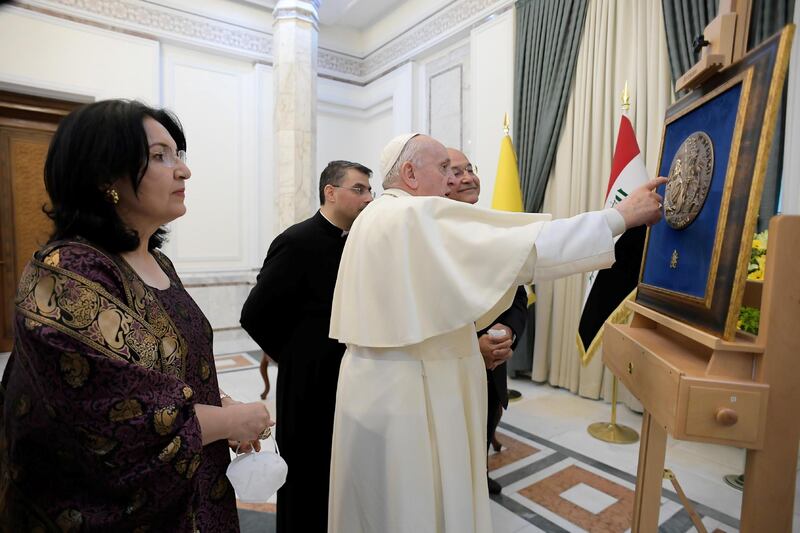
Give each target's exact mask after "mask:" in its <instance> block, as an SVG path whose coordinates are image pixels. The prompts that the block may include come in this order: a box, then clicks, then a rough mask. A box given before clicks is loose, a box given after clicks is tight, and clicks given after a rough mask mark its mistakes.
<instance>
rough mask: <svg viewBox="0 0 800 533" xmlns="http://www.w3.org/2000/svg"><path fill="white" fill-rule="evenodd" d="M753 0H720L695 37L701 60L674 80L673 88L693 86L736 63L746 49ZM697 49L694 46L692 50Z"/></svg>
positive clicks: (681, 88) (678, 89)
mask: <svg viewBox="0 0 800 533" xmlns="http://www.w3.org/2000/svg"><path fill="white" fill-rule="evenodd" d="M751 9H752V0H720V2H719V8H718V9H717V16H716V17H714V20H712V21H711V22H709V23H708V25H707V26H706V27H705V30H703V34H702V35H700V36H698V38H697V39H698V40H699V41H701V42H696V43H695V46H697V47H699V50H700V59H699V60H698V61H697V63H695V64H694V65H693V66H692V68H690V69H689V70H687V71H686V73H685V74H684V75H683V76H681V77H680V78H678V79H677V80H675V90H676V91H682V90H684V89H694V88H695V87H697V86H699V85H700V84H701V83H703V82H704V81H705V80H707V79H708V78H710V77H711V76H713V75H714V74H716V73H717V72H719V71H720V70H722V69H724V68H725V67H727V66H728V65H731V64H732V63H735V62H736V61H738V60H739V59H741V58H742V56H743V55H744V54H745V52H746V51H747V34H748V31H749V28H750V11H751ZM695 51H697V48H696V49H695Z"/></svg>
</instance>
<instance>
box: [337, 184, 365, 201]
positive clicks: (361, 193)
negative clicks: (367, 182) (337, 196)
mask: <svg viewBox="0 0 800 533" xmlns="http://www.w3.org/2000/svg"><path fill="white" fill-rule="evenodd" d="M331 187H335V188H337V189H348V190H350V191H353V192H354V193H356V195H358V196H364V195H365V194H368V195H370V196H372V197H373V198H375V193H374V192H372V189H367V188H366V187H362V186H361V185H356V186H355V187H344V186H342V185H333V184H331Z"/></svg>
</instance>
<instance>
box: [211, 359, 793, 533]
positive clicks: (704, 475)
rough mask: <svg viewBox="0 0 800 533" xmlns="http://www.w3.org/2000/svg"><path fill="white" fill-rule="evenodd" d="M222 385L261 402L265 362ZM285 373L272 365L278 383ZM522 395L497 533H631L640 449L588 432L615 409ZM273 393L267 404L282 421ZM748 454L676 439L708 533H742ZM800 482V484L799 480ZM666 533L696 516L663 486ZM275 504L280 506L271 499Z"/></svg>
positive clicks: (556, 394) (246, 513) (244, 509)
mask: <svg viewBox="0 0 800 533" xmlns="http://www.w3.org/2000/svg"><path fill="white" fill-rule="evenodd" d="M217 367H218V372H219V381H220V386H221V387H222V388H223V389H224V390H225V391H226V392H227V393H228V394H231V395H233V396H234V397H237V398H238V399H241V400H246V401H254V400H258V399H259V394H260V393H261V391H262V390H263V382H262V380H261V376H260V374H259V371H258V354H257V353H245V354H232V355H227V356H218V357H217ZM276 374H277V368H276V367H275V365H270V367H269V375H270V380H271V382H272V383H273V384H274V383H275V380H276ZM509 386H510V387H511V388H514V389H517V390H519V391H520V392H521V393H522V398H521V399H520V400H518V401H515V402H512V403H511V404H510V405H509V409H508V410H507V411H506V412H505V414H504V416H503V419H502V421H501V423H500V429H499V439H500V441H501V442H502V444H503V449H502V451H501V452H499V453H495V452H492V455H490V457H489V469H490V475H491V477H492V478H494V479H496V480H497V481H498V482H500V484H501V485H502V486H503V491H502V493H501V494H500V495H498V496H492V502H491V510H492V518H493V523H494V531H495V533H533V532H542V531H544V532H592V533H601V532H602V533H605V532H619V533H623V532H625V531H630V526H631V512H632V509H633V497H634V486H635V474H636V465H637V457H638V452H639V445H638V443H636V444H628V445H619V444H617V445H615V444H608V443H605V442H602V441H599V440H596V439H594V438H592V437H591V436H590V435H589V434H588V433H587V431H586V428H587V426H588V425H589V424H590V423H593V422H598V421H605V420H608V418H609V416H610V407H609V405H608V404H606V403H603V402H600V401H593V400H587V399H584V398H580V397H578V396H576V395H574V394H571V393H570V392H568V391H566V390H563V389H557V388H553V387H550V386H548V385H540V384H536V383H533V382H531V381H527V380H510V381H509ZM274 398H275V396H274V389H273V390H271V391H270V393H269V395H268V397H267V399H266V403H267V405H268V407H269V409H270V412H273V413H274V409H275V405H274V401H275V400H274ZM618 422H619V423H621V424H625V425H627V426H629V427H632V428H634V429H636V430H637V431H639V429H640V426H641V416H640V415H638V414H636V413H634V412H632V411H630V410H629V409H627V408H625V407H622V406H621V407H620V408H619V410H618ZM744 457H745V454H744V451H743V450H740V449H736V448H730V447H725V446H716V445H710V444H699V443H693V442H686V441H676V440H672V439H670V440H669V442H668V445H667V458H666V467H667V468H669V469H671V470H672V471H673V472H674V473H675V475H676V477H677V479H678V481H679V482H680V485H681V487H682V488H683V491H684V492H685V493H686V495H687V497H688V498H689V499H691V500H692V501H693V502H694V505H695V509H696V511H697V512H698V513H699V514H700V515H701V516H702V520H703V524H704V525H705V527H706V529H707V530H708V531H709V532H726V533H727V532H735V531H738V527H739V512H740V508H741V500H742V493H741V492H739V491H737V490H735V489H733V488H731V487H729V486H728V485H726V484H725V483H724V481H723V479H722V478H723V476H725V475H726V474H739V473H741V472H742V471H743V469H744ZM798 482H800V476H798ZM663 488H664V491H663V493H662V499H661V513H660V526H659V531H661V532H664V533H673V532H674V533H683V532H688V531H695V528H694V526H693V525H692V523H691V520H690V518H689V515H688V513H687V512H686V511H685V510H684V509H683V507H682V506H681V504H680V501H679V499H678V497H677V495H676V493H675V491H674V489H673V487H672V485H671V484H670V483H669V482H668V481H665V482H664V486H663ZM798 500H800V496H799V495H798V492H796V493H795V506H794V509H795V515H794V528H793V530H794V531H798V532H800V514H799V512H800V504H798ZM272 501H273V502H274V499H273V500H272ZM271 512H274V504H272V503H271V504H267V505H264V506H252V505H250V506H245V505H241V506H240V517H241V519H242V531H243V532H245V533H249V532H256V531H262V532H263V531H272V530H273V529H272V528H273V527H274V516H271V514H270V513H271Z"/></svg>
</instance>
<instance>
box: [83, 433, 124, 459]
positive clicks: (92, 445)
mask: <svg viewBox="0 0 800 533" xmlns="http://www.w3.org/2000/svg"><path fill="white" fill-rule="evenodd" d="M83 444H84V445H85V446H86V448H87V449H88V450H89V451H90V452H92V453H94V454H96V455H106V454H107V453H108V452H110V451H111V450H113V449H114V448H116V447H117V442H116V441H115V440H112V439H109V438H106V437H104V436H102V435H96V434H94V433H84V435H83Z"/></svg>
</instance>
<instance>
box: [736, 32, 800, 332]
mask: <svg viewBox="0 0 800 533" xmlns="http://www.w3.org/2000/svg"><path fill="white" fill-rule="evenodd" d="M794 30H795V25H794V24H788V25H787V26H786V27H785V28H784V30H783V33H782V34H781V37H780V43H779V44H778V53H777V54H776V56H775V65H774V66H773V69H772V79H771V80H770V86H769V94H768V96H767V107H766V109H765V110H764V127H763V128H761V138H760V139H759V140H758V151H757V152H756V161H755V165H754V168H753V180H752V182H751V183H750V202H749V203H748V205H747V214H746V215H745V219H744V227H743V228H742V232H743V234H742V239H741V244H740V246H739V263H738V265H737V266H736V276H735V277H734V281H733V291H732V292H731V300H730V303H729V304H728V320H727V321H726V323H725V333H724V338H726V339H730V338H732V337H733V336H734V334H735V333H736V323H737V321H738V319H739V309H740V308H741V306H742V298H743V297H744V288H745V284H746V282H747V265H748V264H749V262H750V250H751V249H752V247H753V234H754V233H755V228H756V222H757V221H758V212H759V209H760V208H761V194H762V193H763V192H764V190H763V183H764V177H765V176H766V174H767V163H768V162H769V161H768V160H769V152H770V148H771V147H772V137H773V135H774V134H775V127H776V124H775V122H776V119H777V115H778V109H779V108H780V105H779V104H780V101H781V92H783V87H784V83H785V82H786V74H787V71H788V70H789V68H788V67H789V54H790V51H791V44H792V39H793V37H794Z"/></svg>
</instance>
